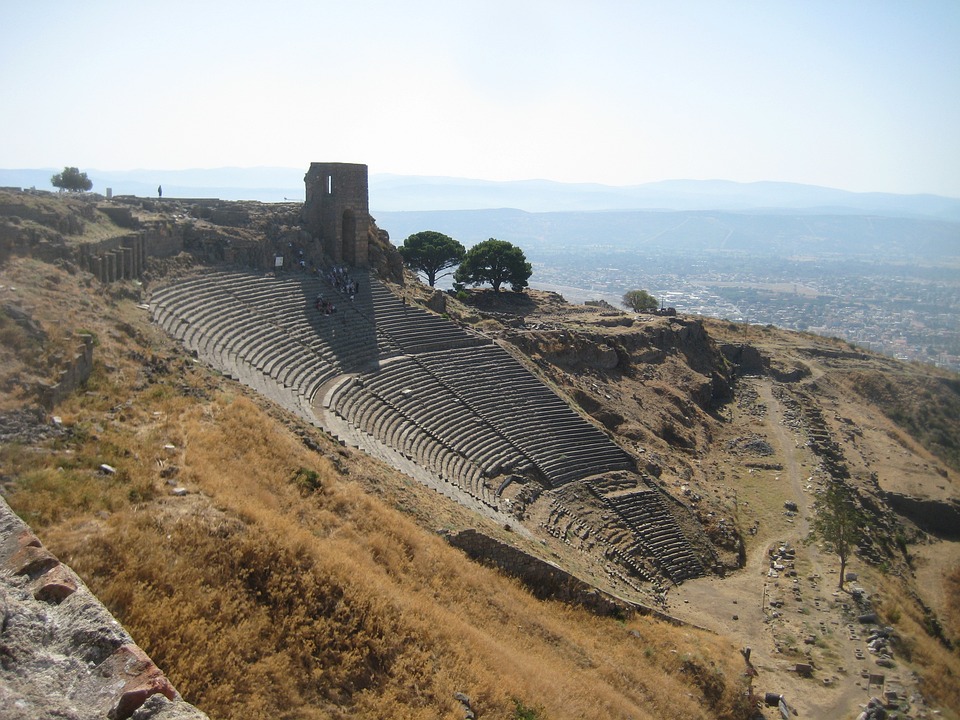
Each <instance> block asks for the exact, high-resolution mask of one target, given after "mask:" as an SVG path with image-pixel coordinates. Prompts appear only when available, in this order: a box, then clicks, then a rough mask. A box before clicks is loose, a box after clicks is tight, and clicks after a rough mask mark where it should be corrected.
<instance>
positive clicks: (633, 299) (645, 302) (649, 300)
mask: <svg viewBox="0 0 960 720" xmlns="http://www.w3.org/2000/svg"><path fill="white" fill-rule="evenodd" d="M623 304H624V305H626V306H627V307H628V308H630V309H631V310H633V311H634V312H644V311H649V310H656V309H657V306H658V305H659V304H660V303H659V302H658V301H657V299H656V298H655V297H654V296H653V295H651V294H650V293H648V292H647V291H646V290H630V291H629V292H626V293H624V295H623Z"/></svg>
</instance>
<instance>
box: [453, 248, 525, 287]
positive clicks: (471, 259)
mask: <svg viewBox="0 0 960 720" xmlns="http://www.w3.org/2000/svg"><path fill="white" fill-rule="evenodd" d="M532 274H533V267H532V266H531V265H530V263H528V262H527V258H526V257H525V256H524V254H523V250H521V249H520V248H518V247H517V246H516V245H514V244H513V243H509V242H507V241H506V240H497V239H495V238H490V239H489V240H484V241H483V242H481V243H477V244H476V245H474V246H473V247H472V248H470V249H469V250H467V254H466V255H464V257H463V260H462V261H461V263H460V267H458V268H457V271H456V272H455V273H454V275H453V279H454V280H456V281H457V282H458V283H460V284H462V285H468V284H469V285H473V286H474V287H476V286H477V285H480V284H482V283H485V282H488V283H490V284H491V285H493V289H494V290H495V291H499V290H500V286H501V285H502V284H503V283H505V282H506V283H510V288H511V289H512V290H513V291H514V292H523V289H524V288H525V287H527V280H529V279H530V276H531V275H532Z"/></svg>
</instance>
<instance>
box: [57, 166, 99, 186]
mask: <svg viewBox="0 0 960 720" xmlns="http://www.w3.org/2000/svg"><path fill="white" fill-rule="evenodd" d="M50 184H51V185H53V186H54V187H58V188H60V189H61V190H67V191H69V192H84V191H86V190H89V189H90V188H92V187H93V180H91V179H90V178H88V177H87V174H86V173H85V172H80V171H79V170H78V169H77V168H75V167H65V168H64V169H63V172H58V173H57V174H56V175H54V176H53V177H51V178H50Z"/></svg>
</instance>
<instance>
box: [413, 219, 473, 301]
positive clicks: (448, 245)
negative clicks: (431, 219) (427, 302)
mask: <svg viewBox="0 0 960 720" xmlns="http://www.w3.org/2000/svg"><path fill="white" fill-rule="evenodd" d="M399 249H400V255H401V256H402V257H403V262H404V263H406V265H407V267H408V268H410V269H411V270H415V271H417V272H422V273H423V274H424V275H426V276H427V283H428V284H429V285H430V287H433V286H434V285H435V284H436V282H437V278H440V277H444V276H445V275H449V274H450V273H444V274H443V275H438V274H437V273H439V272H440V271H442V270H447V269H448V268H452V267H453V266H455V265H459V264H460V261H461V260H463V255H464V253H466V250H465V249H464V247H463V245H461V244H460V243H459V242H458V241H456V240H454V239H453V238H452V237H450V236H449V235H444V234H443V233H440V232H436V231H435V230H423V231H422V232H418V233H414V234H413V235H411V236H410V237H408V238H407V239H406V240H404V241H403V245H401V246H400V248H399Z"/></svg>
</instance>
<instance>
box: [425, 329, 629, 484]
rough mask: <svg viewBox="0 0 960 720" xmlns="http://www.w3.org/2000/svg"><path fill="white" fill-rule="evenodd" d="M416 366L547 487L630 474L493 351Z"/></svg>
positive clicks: (618, 455)
mask: <svg viewBox="0 0 960 720" xmlns="http://www.w3.org/2000/svg"><path fill="white" fill-rule="evenodd" d="M420 361H421V362H422V363H423V365H424V366H425V367H426V368H427V369H429V371H430V372H431V373H433V374H434V375H436V376H437V377H438V378H439V379H440V380H441V381H442V382H443V384H444V385H445V386H446V387H448V388H449V389H450V390H451V391H452V392H453V393H454V394H455V395H456V396H457V397H458V398H460V399H461V400H462V401H463V403H464V404H465V405H466V406H467V407H469V408H471V409H472V410H473V411H474V412H476V413H477V414H479V415H480V416H482V417H483V418H484V419H485V420H486V421H487V422H489V423H490V424H491V425H492V426H493V427H495V428H496V429H497V431H498V432H499V433H500V434H501V435H502V436H503V437H504V438H506V439H507V440H508V441H509V442H510V443H512V444H513V445H515V446H516V447H518V448H519V449H520V450H521V451H522V452H523V453H524V454H525V455H526V456H527V457H529V458H530V459H531V460H532V461H533V462H534V463H535V464H536V466H537V467H538V468H539V470H540V471H541V472H542V473H543V475H544V477H545V478H546V480H547V483H548V484H549V485H550V486H551V487H558V486H560V485H563V484H565V483H567V482H570V481H572V480H579V479H581V478H584V477H589V476H590V475H597V474H600V473H603V472H608V471H611V470H629V469H631V468H633V465H634V464H633V461H632V460H631V458H630V456H629V455H627V454H626V453H625V452H624V451H623V450H621V449H620V448H619V447H618V446H617V445H616V444H615V443H614V442H613V441H612V440H610V438H608V437H607V436H606V435H605V434H604V433H603V432H601V431H600V430H598V429H597V428H596V427H595V426H593V425H591V424H590V423H589V422H587V421H586V420H584V419H583V418H582V417H580V415H578V414H577V413H576V412H574V411H573V410H572V409H571V408H570V406H569V405H567V404H566V403H565V402H564V401H563V400H561V399H560V397H559V396H558V395H557V394H556V393H554V392H552V391H551V390H550V389H549V388H548V387H547V386H546V385H544V384H543V383H542V382H540V381H539V380H538V379H537V378H536V377H535V376H534V375H533V374H531V373H530V372H529V371H528V370H527V369H526V368H525V367H523V366H522V365H521V364H520V363H519V362H517V361H516V360H515V359H514V358H513V357H512V356H511V355H510V354H509V353H507V352H506V351H505V350H503V349H502V348H500V347H499V346H497V345H481V346H475V347H470V348H461V349H458V350H448V351H442V352H436V353H429V354H425V355H423V356H421V357H420Z"/></svg>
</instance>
